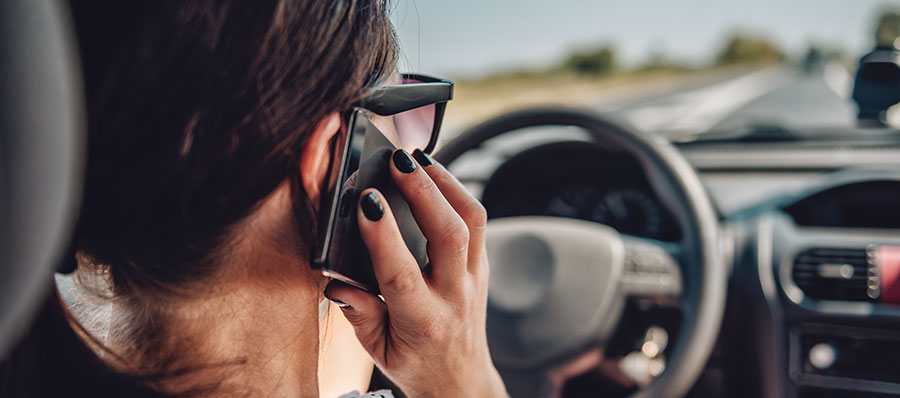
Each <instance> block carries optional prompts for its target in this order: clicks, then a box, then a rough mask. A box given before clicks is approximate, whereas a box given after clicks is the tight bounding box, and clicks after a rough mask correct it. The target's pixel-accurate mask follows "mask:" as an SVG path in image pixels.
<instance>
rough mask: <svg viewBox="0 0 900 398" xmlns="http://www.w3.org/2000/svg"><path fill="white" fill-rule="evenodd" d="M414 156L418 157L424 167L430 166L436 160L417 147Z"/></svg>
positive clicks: (417, 159)
mask: <svg viewBox="0 0 900 398" xmlns="http://www.w3.org/2000/svg"><path fill="white" fill-rule="evenodd" d="M413 157H414V158H416V161H417V162H419V164H421V165H422V167H428V166H431V165H433V164H434V161H433V160H431V156H428V154H427V153H425V152H422V150H421V149H416V150H415V151H413Z"/></svg>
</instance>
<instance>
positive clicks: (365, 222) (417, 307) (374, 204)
mask: <svg viewBox="0 0 900 398" xmlns="http://www.w3.org/2000/svg"><path fill="white" fill-rule="evenodd" d="M358 212H359V213H358V217H357V218H358V219H359V232H360V234H361V235H362V238H363V241H365V242H366V247H367V248H368V249H369V255H370V257H371V258H372V266H373V268H374V269H375V277H376V278H377V279H378V287H379V288H380V289H381V294H382V295H383V296H384V301H385V303H386V304H387V306H388V309H389V310H390V311H391V312H392V313H393V314H397V315H400V316H408V315H416V314H415V312H416V311H419V312H421V311H424V310H422V308H423V303H424V302H426V301H427V299H428V298H429V297H430V292H429V290H428V286H427V285H426V284H425V279H424V278H423V277H422V272H421V270H419V264H418V263H417V262H416V259H415V258H413V256H412V254H411V253H410V252H409V249H408V248H407V247H406V243H405V242H404V241H403V236H401V235H400V230H399V229H398V228H397V222H396V220H395V219H394V214H393V213H392V212H391V208H390V206H388V204H387V201H385V200H384V197H383V196H382V195H381V193H380V192H378V190H376V189H367V190H365V191H363V194H362V195H361V197H360V199H359V207H358ZM418 315H421V314H418Z"/></svg>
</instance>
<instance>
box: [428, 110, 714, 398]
mask: <svg viewBox="0 0 900 398" xmlns="http://www.w3.org/2000/svg"><path fill="white" fill-rule="evenodd" d="M537 126H576V127H580V128H582V129H584V130H585V131H586V132H587V133H588V135H589V136H590V139H591V140H592V141H593V142H595V143H596V144H599V145H605V146H614V147H616V148H618V149H621V150H624V151H625V152H627V153H629V154H631V155H632V156H634V157H635V158H636V159H637V160H638V162H639V164H640V165H641V167H642V168H643V170H644V172H645V173H646V175H647V176H648V179H649V180H650V184H651V186H652V187H653V189H654V190H655V191H656V193H657V194H658V195H659V196H660V197H661V198H662V200H663V202H664V203H665V204H666V205H667V206H668V207H669V210H670V211H671V212H672V213H673V217H674V218H675V221H676V223H677V224H678V226H679V227H680V229H681V231H682V234H681V236H682V238H681V239H680V240H679V241H678V242H662V241H656V240H652V239H644V238H638V237H633V236H627V235H623V234H620V233H619V232H617V231H616V230H614V229H612V228H610V227H607V226H605V225H602V224H599V223H593V222H588V221H580V220H573V219H567V218H558V217H534V216H527V217H507V218H499V219H491V220H490V221H489V222H488V226H487V233H486V236H487V251H488V256H489V259H490V264H491V277H490V287H489V295H488V297H489V298H488V319H487V329H488V342H489V345H490V349H491V356H492V358H493V360H494V363H495V365H496V366H497V368H498V370H499V371H500V373H501V375H502V376H503V378H504V381H505V382H506V383H507V388H508V389H509V392H510V393H511V394H512V396H514V397H520V396H522V397H538V396H548V395H549V394H550V386H551V384H550V380H549V379H548V376H547V371H548V370H549V369H551V368H553V367H554V366H557V365H559V364H561V363H564V362H566V361H569V360H571V359H573V358H575V357H577V356H579V355H581V354H583V353H584V352H585V351H586V350H588V349H592V348H595V347H603V346H604V343H606V342H607V341H608V340H609V339H610V337H611V336H612V334H613V332H614V331H615V330H616V326H618V324H619V322H620V321H621V319H622V313H623V309H624V306H625V303H626V301H627V299H628V298H630V297H649V298H668V299H677V300H680V304H681V308H682V314H683V315H682V316H683V318H682V322H681V325H680V329H679V331H678V334H677V338H676V339H675V341H674V343H672V345H671V353H670V355H669V357H668V363H667V365H666V367H665V370H663V371H662V373H661V374H659V375H658V377H656V378H655V379H654V380H653V381H652V382H651V383H650V384H648V385H647V386H646V387H644V388H642V389H640V390H638V391H637V393H636V395H635V396H638V397H680V396H683V395H684V394H686V393H687V392H688V390H689V389H690V388H691V387H692V386H693V385H694V383H695V382H696V380H697V378H698V377H699V376H700V373H701V372H702V370H703V368H704V366H705V365H706V362H707V360H708V359H709V355H710V353H711V352H712V349H713V346H714V344H715V341H716V337H717V336H718V333H719V328H720V324H721V321H722V315H723V312H724V308H725V298H726V288H727V283H726V282H727V281H726V269H725V267H724V262H723V258H722V256H720V254H719V253H720V250H719V230H718V223H717V219H716V215H715V212H714V211H713V207H712V205H711V203H710V200H709V197H708V196H707V195H706V192H705V191H704V189H703V186H702V185H701V184H700V180H699V178H698V177H697V174H696V173H695V172H694V170H693V168H691V166H690V165H689V164H688V163H687V161H685V159H684V158H683V157H682V156H681V155H680V154H679V153H678V152H677V151H676V150H675V148H674V147H673V146H672V145H671V144H669V142H668V141H666V140H665V139H663V138H662V137H658V136H651V135H643V134H640V133H637V132H635V131H633V130H631V129H629V128H627V127H625V126H622V125H620V124H617V123H614V122H612V121H610V120H607V119H605V118H603V117H601V116H598V115H595V114H593V113H590V112H587V111H581V110H575V109H567V108H534V109H526V110H522V111H517V112H514V113H510V114H506V115H503V116H500V117H497V118H495V119H492V120H489V121H487V122H485V123H483V124H481V125H478V126H476V127H474V128H471V129H469V130H468V131H466V132H464V133H463V134H462V135H461V136H459V137H458V138H457V139H455V140H453V141H451V142H449V143H447V144H446V145H445V146H444V147H443V148H442V149H441V151H440V152H439V153H437V154H436V156H435V158H436V159H438V160H439V161H441V162H443V163H444V164H446V165H448V166H449V165H451V164H452V163H453V162H454V161H455V160H456V159H457V158H459V156H460V155H462V154H464V153H465V152H467V151H469V150H471V149H474V148H477V147H479V146H480V145H481V144H482V143H484V142H485V141H486V140H488V139H491V138H494V137H497V136H499V135H502V134H505V133H508V132H511V131H514V130H519V129H523V128H529V127H537Z"/></svg>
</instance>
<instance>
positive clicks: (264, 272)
mask: <svg viewBox="0 0 900 398" xmlns="http://www.w3.org/2000/svg"><path fill="white" fill-rule="evenodd" d="M276 195H277V194H276ZM283 200H287V199H286V197H285V196H282V197H280V198H279V197H278V196H275V197H273V198H270V199H269V200H267V201H266V204H265V205H264V206H263V208H262V209H261V211H259V212H257V215H256V216H251V218H250V219H248V220H245V224H246V225H244V226H243V227H245V228H248V229H247V230H246V231H253V233H245V234H243V235H242V237H241V238H240V239H236V240H235V242H234V244H233V245H232V246H231V250H230V252H229V255H228V256H225V257H227V258H228V259H229V263H228V264H223V265H222V268H221V272H220V273H219V275H218V276H217V277H216V278H215V280H216V282H210V283H207V284H206V285H205V286H204V289H203V290H202V292H200V293H197V294H192V295H191V297H190V298H170V299H167V298H160V297H158V296H149V297H145V298H143V299H142V298H139V297H138V296H132V297H116V298H114V299H112V309H111V311H110V312H111V316H110V318H111V319H110V322H109V324H110V330H109V333H108V336H107V338H106V341H105V342H104V345H105V346H106V347H107V348H108V349H109V350H110V351H111V352H112V353H114V354H116V355H113V356H111V357H114V356H118V357H120V358H121V362H119V361H113V360H112V359H110V361H111V363H112V364H113V366H118V367H121V368H122V370H124V371H134V372H137V373H139V374H145V375H147V374H149V375H154V377H155V378H157V379H158V381H159V382H158V383H154V384H155V385H156V386H158V387H161V388H162V389H164V390H169V391H172V392H179V391H185V390H192V389H195V388H199V389H200V390H201V391H211V390H215V391H216V392H221V393H224V395H238V394H241V395H250V396H304V397H306V396H317V395H318V387H317V377H316V373H317V372H316V370H317V361H318V352H319V351H318V350H319V344H318V342H319V305H318V303H319V302H320V301H321V300H322V295H321V294H322V293H321V292H322V289H323V287H324V286H322V284H323V282H322V280H321V277H320V276H318V273H316V272H314V271H313V270H312V269H310V267H309V266H308V264H307V261H306V260H305V258H306V256H305V254H304V253H302V250H301V249H299V248H298V246H297V245H296V244H294V243H292V242H293V241H294V240H293V239H291V238H290V236H289V235H288V234H286V231H289V230H290V228H295V226H293V225H283V224H285V223H289V222H290V221H287V220H293V219H294V218H293V217H291V216H290V214H289V213H288V214H279V212H280V211H282V210H283V209H285V208H288V209H289V207H287V206H284V203H281V205H278V204H279V202H280V201H283ZM270 205H271V206H272V207H271V209H266V207H267V206H270Z"/></svg>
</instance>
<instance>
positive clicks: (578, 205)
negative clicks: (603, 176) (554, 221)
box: [544, 185, 600, 220]
mask: <svg viewBox="0 0 900 398" xmlns="http://www.w3.org/2000/svg"><path fill="white" fill-rule="evenodd" d="M599 196H600V189H599V188H597V187H593V186H586V185H573V186H570V187H568V188H566V189H563V190H562V191H560V192H558V193H557V194H556V195H554V196H553V197H551V198H550V200H549V201H548V202H547V205H546V207H545V209H544V212H545V213H546V214H547V215H551V216H556V217H568V218H582V219H588V220H589V219H590V215H591V213H590V212H591V206H592V205H593V203H594V202H595V201H596V200H597V198H598V197H599Z"/></svg>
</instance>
